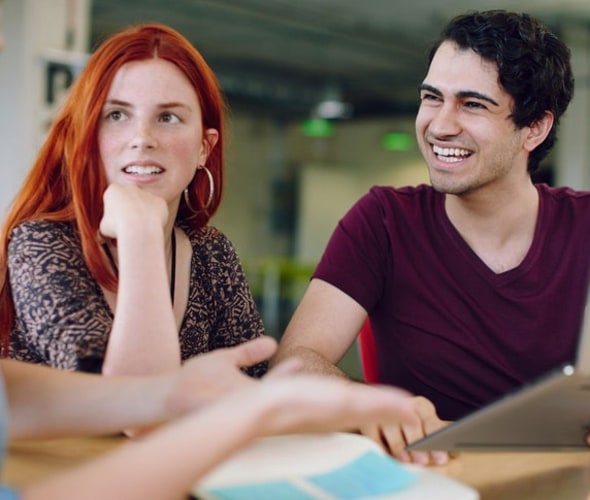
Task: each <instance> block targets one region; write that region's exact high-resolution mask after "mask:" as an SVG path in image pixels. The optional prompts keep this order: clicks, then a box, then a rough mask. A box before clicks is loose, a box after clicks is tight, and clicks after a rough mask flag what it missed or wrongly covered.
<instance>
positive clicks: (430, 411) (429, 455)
mask: <svg viewBox="0 0 590 500" xmlns="http://www.w3.org/2000/svg"><path fill="white" fill-rule="evenodd" d="M411 405H412V413H413V414H414V418H413V419H412V420H411V421H410V422H406V423H398V422H387V421H382V422H380V423H373V424H371V425H368V426H365V427H362V428H360V432H361V434H364V435H365V436H367V437H370V438H371V439H373V440H374V441H375V442H377V443H378V444H379V445H380V446H381V447H382V448H383V449H384V450H385V451H387V452H388V453H390V454H391V455H392V456H394V457H395V458H397V459H398V460H400V461H402V462H416V463H419V464H422V465H431V464H435V465H444V464H446V463H447V462H448V461H449V454H448V453H447V452H444V451H433V452H426V451H412V452H408V451H406V450H405V447H406V446H407V445H408V444H410V443H412V442H414V441H417V440H418V439H420V438H422V437H424V436H426V435H427V434H430V433H432V432H434V431H436V430H438V429H440V428H442V427H444V426H445V425H448V423H449V422H447V421H444V420H440V419H439V418H438V415H437V414H436V409H435V408H434V405H433V404H432V402H431V401H430V400H428V399H426V398H424V397H422V396H415V397H412V403H411Z"/></svg>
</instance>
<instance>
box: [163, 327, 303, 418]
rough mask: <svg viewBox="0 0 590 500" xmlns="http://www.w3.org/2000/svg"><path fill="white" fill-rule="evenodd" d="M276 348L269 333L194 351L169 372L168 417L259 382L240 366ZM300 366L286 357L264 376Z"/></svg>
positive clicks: (267, 355)
mask: <svg viewBox="0 0 590 500" xmlns="http://www.w3.org/2000/svg"><path fill="white" fill-rule="evenodd" d="M276 348H277V342H276V340H274V339H273V338H272V337H260V338H256V339H254V340H250V341H248V342H244V343H243V344H239V345H237V346H233V347H226V348H221V349H216V350H214V351H211V352H209V353H206V354H201V355H197V356H195V357H194V358H192V359H191V360H189V361H187V362H186V363H185V364H184V365H183V366H182V367H181V368H180V369H179V370H177V371H176V372H174V373H173V374H172V375H171V380H170V382H171V388H170V391H169V396H168V398H167V407H168V408H169V411H170V413H171V415H170V416H171V417H175V416H178V415H181V414H184V413H186V412H188V411H190V410H193V409H195V408H197V407H199V406H200V405H202V404H205V403H207V402H209V401H211V400H213V399H216V398H218V397H219V396H222V395H224V394H226V393H228V392H230V391H236V390H237V391H239V390H241V389H243V388H244V387H248V386H251V385H254V384H257V383H259V381H258V380H257V379H254V378H252V377H250V376H249V375H246V374H245V373H244V372H243V371H242V368H247V367H250V366H253V365H256V364H258V363H260V362H262V361H265V360H267V359H268V358H270V357H271V356H272V355H273V354H274V352H275V351H276ZM299 366H300V363H299V362H298V360H286V361H285V363H281V364H279V365H277V366H276V367H275V368H274V369H273V370H271V371H270V372H269V374H268V375H266V377H273V376H275V377H276V376H280V375H285V374H288V373H292V372H293V371H295V370H297V369H298V367H299Z"/></svg>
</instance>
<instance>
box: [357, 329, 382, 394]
mask: <svg viewBox="0 0 590 500" xmlns="http://www.w3.org/2000/svg"><path fill="white" fill-rule="evenodd" d="M358 348H359V355H360V359H361V370H362V373H363V378H364V379H365V382H366V383H367V384H378V383H379V371H378V369H377V351H376V349H375V339H374V338H373V330H371V322H370V321H369V318H367V319H366V320H365V323H364V324H363V326H362V328H361V331H360V332H359V336H358Z"/></svg>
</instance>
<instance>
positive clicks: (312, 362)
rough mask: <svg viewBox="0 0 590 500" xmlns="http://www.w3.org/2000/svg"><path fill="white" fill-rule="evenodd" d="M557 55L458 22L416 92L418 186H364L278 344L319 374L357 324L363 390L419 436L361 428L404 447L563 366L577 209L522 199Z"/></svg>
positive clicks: (562, 89)
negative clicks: (380, 394) (392, 389)
mask: <svg viewBox="0 0 590 500" xmlns="http://www.w3.org/2000/svg"><path fill="white" fill-rule="evenodd" d="M573 87H574V83H573V76H572V70H571V65H570V52H569V50H568V48H567V47H566V46H565V45H564V44H563V43H562V42H561V41H560V40H559V39H558V38H557V37H556V36H555V35H554V34H553V33H551V32H550V31H549V30H548V29H547V27H546V26H544V25H543V24H541V23H540V22H539V21H538V20H536V19H534V18H532V17H531V16H529V15H526V14H516V13H510V12H506V11H486V12H475V13H469V14H466V15H462V16H458V17H456V18H454V19H453V20H451V22H450V23H449V24H448V25H447V27H446V28H445V29H444V30H443V32H442V34H441V37H440V40H439V41H438V42H437V43H436V44H435V46H434V47H433V49H432V51H431V54H430V64H429V68H428V72H427V74H426V76H425V78H424V80H423V82H422V83H421V84H420V85H419V95H420V108H419V111H418V115H417V117H416V135H417V140H418V143H419V145H420V150H421V152H422V155H423V156H424V159H425V161H426V164H427V167H428V171H429V174H430V181H431V182H430V185H421V186H417V187H373V188H372V189H371V190H370V192H369V193H367V194H366V195H365V196H364V197H363V198H361V199H360V200H359V201H358V202H357V203H356V204H355V205H354V206H353V207H352V209H351V210H350V211H349V212H348V213H347V214H346V215H345V216H344V217H343V218H342V219H341V221H340V222H339V224H338V226H337V227H336V229H335V231H334V233H333V235H332V237H331V239H330V241H329V243H328V246H327V248H326V250H325V253H324V255H323V257H322V259H321V261H320V263H319V265H318V267H317V269H316V271H315V273H314V275H313V278H312V280H311V282H310V284H309V288H308V290H307V291H306V293H305V295H304V297H303V299H302V301H301V303H300V305H299V307H298V309H297V311H296V312H295V314H294V316H293V318H292V320H291V322H290V324H289V326H288V327H287V330H286V332H285V335H284V336H283V339H282V341H281V345H280V348H279V351H278V353H277V354H276V356H275V359H274V362H278V361H279V360H281V359H284V358H285V357H287V356H289V355H298V356H299V357H301V358H302V359H304V360H305V364H306V367H307V369H308V370H309V371H317V372H324V373H333V374H340V375H343V374H342V372H340V371H339V370H338V369H337V367H336V366H335V365H336V364H337V363H338V361H339V360H340V359H341V357H342V356H343V355H344V353H345V352H346V351H347V349H348V348H349V347H350V346H351V345H352V344H353V342H354V341H355V339H356V337H357V335H358V332H359V330H360V329H361V326H362V325H363V322H364V321H365V320H366V318H367V316H368V317H369V319H370V324H371V327H372V330H373V335H374V339H375V347H376V351H377V364H378V373H379V379H380V381H381V382H383V383H387V384H395V385H398V386H401V387H404V388H405V389H407V390H409V391H411V392H412V393H414V394H415V395H416V397H415V400H414V401H415V412H416V414H417V415H418V416H419V417H420V419H421V422H422V423H421V425H420V426H389V425H386V424H384V425H381V426H374V427H371V428H365V429H362V432H363V433H365V434H367V435H369V436H371V437H373V438H374V439H375V440H376V441H378V442H379V443H381V444H382V445H383V446H384V447H385V448H387V449H388V451H390V452H391V453H392V454H393V455H395V456H397V457H398V458H400V459H402V460H414V461H418V462H422V463H427V462H431V461H434V462H437V463H444V462H446V460H447V459H448V456H447V455H446V454H445V453H437V454H432V455H427V454H423V453H416V454H414V455H412V456H410V455H408V454H407V452H405V451H404V447H405V445H406V444H407V443H409V442H412V441H414V440H416V439H418V438H420V437H422V436H424V435H425V434H428V433H430V432H432V431H433V430H436V429H437V428H440V427H441V426H442V425H444V423H445V422H444V421H446V420H455V419H458V418H460V417H462V416H464V415H466V414H468V413H470V412H471V411H474V410H476V409H477V408H479V407H481V406H483V405H486V404H487V403H489V402H491V401H493V400H495V399H497V398H499V397H500V396H502V395H503V394H505V393H506V392H508V391H510V390H513V389H514V388H516V387H518V386H519V385H521V384H523V383H526V382H527V381H530V380H531V379H534V378H536V377H538V376H540V375H542V374H543V373H545V372H547V371H548V370H549V369H551V368H553V367H555V366H556V365H558V364H561V363H564V362H566V361H571V360H572V359H573V357H574V353H575V349H576V342H577V337H578V330H579V325H580V320H581V317H582V310H583V304H584V299H585V291H586V283H587V280H588V269H589V263H590V238H588V236H587V235H588V234H590V195H589V193H584V192H577V191H574V190H572V189H567V188H556V187H550V186H548V185H546V184H535V183H533V181H532V179H531V174H532V173H533V172H535V171H536V170H537V169H538V167H539V162H540V161H541V160H542V159H543V158H544V157H545V156H546V155H547V154H548V152H549V151H550V150H551V148H552V146H553V144H554V142H555V136H556V128H557V124H558V122H559V119H560V117H561V116H562V114H563V113H564V111H565V110H566V108H567V106H568V104H569V102H570V100H571V98H572V95H573Z"/></svg>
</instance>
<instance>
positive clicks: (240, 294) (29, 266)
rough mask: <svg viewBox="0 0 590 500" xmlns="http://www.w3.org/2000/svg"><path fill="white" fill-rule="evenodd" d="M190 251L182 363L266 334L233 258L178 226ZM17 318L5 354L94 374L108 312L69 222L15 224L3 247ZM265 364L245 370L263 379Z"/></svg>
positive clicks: (216, 238) (210, 234)
mask: <svg viewBox="0 0 590 500" xmlns="http://www.w3.org/2000/svg"><path fill="white" fill-rule="evenodd" d="M182 229H183V230H184V231H185V233H186V234H187V235H188V237H189V239H190V242H191V245H192V248H193V254H192V259H191V276H190V289H189V299H188V304H187V307H186V311H185V314H184V318H183V321H182V326H181V328H180V333H179V338H180V349H181V356H182V360H183V361H184V360H187V359H188V358H190V357H192V356H194V355H196V354H200V353H205V352H208V351H212V350H214V349H216V348H219V347H227V346H232V345H236V344H239V343H241V342H244V341H246V340H248V339H252V338H254V337H258V336H260V335H263V334H264V326H263V323H262V319H261V318H260V315H259V313H258V310H257V308H256V305H255V303H254V300H253V298H252V294H251V292H250V289H249V287H248V283H247V281H246V278H245V276H244V272H243V269H242V266H241V264H240V261H239V259H238V256H237V254H236V252H235V250H234V248H233V246H232V244H231V243H230V241H229V240H228V239H227V237H226V236H225V235H223V234H222V233H221V232H220V231H219V230H217V229H215V228H213V227H210V226H209V227H204V228H202V229H200V230H197V231H194V230H192V229H190V228H188V227H185V226H183V227H182ZM8 269H9V279H10V286H11V291H12V296H13V300H14V304H15V309H16V320H15V322H14V325H13V327H12V331H11V335H10V349H9V356H10V357H11V358H14V359H20V360H23V361H28V362H33V363H38V364H44V365H49V366H53V367H57V368H62V369H67V370H79V371H86V372H97V373H98V372H100V371H101V367H102V362H103V359H104V355H105V350H106V345H107V340H108V337H109V333H110V331H111V328H112V326H113V315H112V312H111V309H110V307H109V306H108V304H107V302H106V300H105V297H104V295H103V293H102V290H101V288H100V286H99V284H98V282H97V281H96V280H95V279H94V277H93V276H92V275H91V274H90V270H89V269H88V266H87V265H86V262H85V261H84V258H83V255H82V248H81V244H80V239H79V237H78V234H77V232H76V230H75V228H74V225H73V223H66V222H50V221H33V222H26V223H23V224H21V225H19V226H18V227H16V228H15V229H14V230H13V232H12V234H11V237H10V243H9V246H8ZM266 367H267V364H266V363H261V364H259V365H256V366H255V367H252V368H251V369H249V370H248V371H249V373H250V374H251V375H255V376H261V375H262V374H263V373H264V371H265V370H266Z"/></svg>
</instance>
